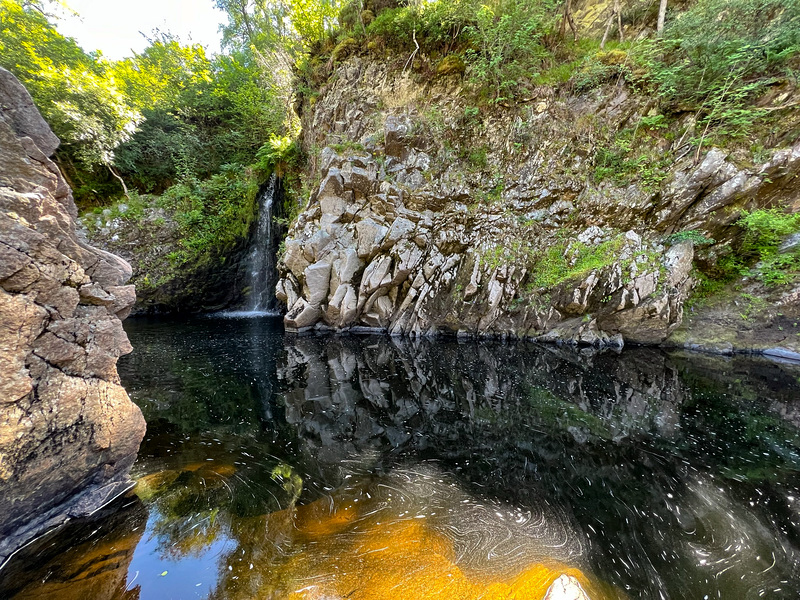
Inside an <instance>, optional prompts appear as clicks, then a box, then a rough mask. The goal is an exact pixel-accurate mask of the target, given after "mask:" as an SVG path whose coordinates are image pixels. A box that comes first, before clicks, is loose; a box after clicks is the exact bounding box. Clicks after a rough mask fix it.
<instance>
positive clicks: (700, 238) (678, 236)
mask: <svg viewBox="0 0 800 600" xmlns="http://www.w3.org/2000/svg"><path fill="white" fill-rule="evenodd" d="M681 242H691V243H692V244H693V245H695V246H707V245H709V244H713V243H714V240H713V239H712V238H709V237H706V236H704V235H703V234H702V233H700V232H699V231H696V230H694V229H687V230H686V231H678V232H676V233H673V234H671V235H668V236H667V237H666V239H665V240H664V243H665V244H667V245H668V246H674V245H676V244H680V243H681Z"/></svg>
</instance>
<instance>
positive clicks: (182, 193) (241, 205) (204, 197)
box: [160, 164, 258, 266]
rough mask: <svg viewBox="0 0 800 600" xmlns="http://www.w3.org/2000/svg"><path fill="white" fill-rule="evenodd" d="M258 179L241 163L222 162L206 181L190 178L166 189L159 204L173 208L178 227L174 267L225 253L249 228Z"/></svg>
mask: <svg viewBox="0 0 800 600" xmlns="http://www.w3.org/2000/svg"><path fill="white" fill-rule="evenodd" d="M257 193H258V182H257V179H256V177H255V176H254V174H253V173H252V171H250V170H247V169H245V168H244V167H242V166H241V165H237V164H230V165H223V167H222V168H221V172H220V173H219V174H217V175H214V176H212V177H210V178H209V179H207V180H205V181H197V180H189V181H186V182H184V183H180V184H177V185H174V186H172V187H171V188H169V189H168V190H167V191H166V192H165V193H164V195H163V196H162V197H161V199H160V203H161V204H162V205H164V206H165V207H167V208H170V209H171V210H173V211H175V219H176V221H177V222H178V224H179V226H180V232H181V241H180V250H179V251H177V252H175V253H174V254H173V255H172V257H171V259H172V261H173V264H174V265H175V266H181V265H183V264H186V263H191V264H193V265H194V264H198V263H203V262H206V261H208V260H209V259H210V258H211V257H212V256H213V255H215V254H220V253H224V252H225V250H227V249H229V248H230V247H232V246H233V245H235V244H236V243H238V242H239V241H240V240H241V239H243V238H245V237H246V236H247V234H248V232H249V230H250V224H251V223H252V221H253V216H254V215H255V202H256V194H257Z"/></svg>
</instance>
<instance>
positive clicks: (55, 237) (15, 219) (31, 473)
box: [0, 69, 145, 565]
mask: <svg viewBox="0 0 800 600" xmlns="http://www.w3.org/2000/svg"><path fill="white" fill-rule="evenodd" d="M58 144H59V140H58V139H57V138H56V137H55V135H53V133H52V132H51V131H50V128H49V127H48V126H47V124H46V123H45V122H44V120H43V119H42V117H41V115H40V114H39V112H38V111H37V109H36V107H35V106H34V105H33V101H32V100H31V97H30V95H29V94H28V93H27V91H26V90H25V89H24V87H23V86H22V85H21V84H20V83H19V81H17V79H16V78H15V77H14V76H13V75H12V74H11V73H9V72H8V71H6V70H3V69H0V374H1V375H2V377H0V498H2V499H3V512H2V515H0V565H2V564H3V563H4V562H5V560H6V559H7V558H8V556H9V555H10V554H11V553H13V552H14V551H15V550H16V549H17V548H19V547H20V546H21V545H23V544H25V543H27V542H28V541H29V540H31V539H32V538H33V537H35V536H36V535H38V534H40V533H42V532H43V531H45V530H46V529H48V528H50V527H53V526H55V525H58V524H60V523H62V522H64V521H66V520H68V519H69V518H72V517H75V516H79V515H83V514H87V513H89V512H93V511H94V510H97V509H98V508H99V507H101V506H102V505H103V504H105V503H107V502H109V501H110V500H111V499H113V498H115V497H116V496H118V495H119V494H120V493H122V492H123V491H125V490H126V489H128V487H129V485H130V480H129V478H128V473H129V470H130V467H131V465H132V464H133V461H134V459H135V458H136V452H137V450H138V448H139V443H140V441H141V440H142V437H143V436H144V431H145V423H144V419H143V417H142V414H141V411H140V410H139V408H138V407H137V406H136V405H135V404H133V403H132V402H131V400H130V398H128V395H127V393H126V392H125V390H124V389H123V388H122V386H121V385H120V382H119V377H118V375H117V369H116V363H117V358H118V357H119V356H120V355H122V354H126V353H128V352H130V351H131V346H130V344H129V342H128V338H127V336H126V335H125V332H124V331H123V329H122V323H121V319H124V318H125V317H126V316H127V314H128V312H129V310H130V307H131V306H132V305H133V303H134V301H135V298H136V295H135V291H134V289H133V286H130V285H125V284H126V283H127V281H128V279H129V277H130V275H131V269H130V266H129V265H128V264H127V263H126V262H125V261H123V260H122V259H120V258H118V257H116V256H114V255H112V254H109V253H106V252H103V251H101V250H98V249H96V248H93V247H91V246H89V245H88V244H86V243H85V242H83V241H81V240H80V239H79V238H78V236H77V234H76V230H75V220H76V218H77V209H76V207H75V204H74V202H73V199H72V193H71V191H70V189H69V187H68V186H67V184H66V182H65V180H64V178H63V177H62V175H61V173H60V171H59V169H58V167H57V166H56V165H55V164H54V163H53V162H52V161H51V160H50V158H49V157H50V156H52V154H53V153H54V152H55V150H56V148H57V147H58Z"/></svg>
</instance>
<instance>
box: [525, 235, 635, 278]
mask: <svg viewBox="0 0 800 600" xmlns="http://www.w3.org/2000/svg"><path fill="white" fill-rule="evenodd" d="M623 243H624V239H623V238H622V237H621V236H620V237H617V238H614V239H612V240H609V241H607V242H604V243H602V244H599V245H597V246H587V245H586V244H582V243H581V242H572V243H569V242H567V241H560V242H557V243H555V244H553V245H551V246H549V247H548V248H547V249H546V250H545V251H544V254H543V255H542V256H540V257H539V260H537V262H536V266H535V267H534V274H533V277H534V285H535V286H536V287H538V288H551V287H553V286H555V285H558V284H559V283H561V282H564V281H567V280H569V279H573V278H576V277H580V276H583V275H586V274H587V273H590V272H591V271H594V270H596V269H602V268H603V267H607V266H608V265H610V264H613V263H614V261H615V260H616V259H617V256H618V253H619V250H620V249H621V248H622V245H623Z"/></svg>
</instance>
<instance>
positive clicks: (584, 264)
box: [277, 56, 800, 352]
mask: <svg viewBox="0 0 800 600" xmlns="http://www.w3.org/2000/svg"><path fill="white" fill-rule="evenodd" d="M462 92H463V90H462V87H461V81H460V76H459V75H458V74H455V75H445V76H441V77H436V78H433V79H431V80H428V81H426V82H420V81H419V78H418V77H415V76H414V75H413V74H412V73H411V71H408V72H406V71H405V69H400V68H398V67H397V66H392V65H390V64H389V63H388V62H387V61H381V60H374V59H371V58H369V57H363V56H362V57H359V56H354V57H351V58H349V59H347V60H346V61H344V62H343V63H341V64H339V65H338V66H337V67H336V68H335V71H334V72H333V75H332V76H331V77H329V78H328V81H327V83H326V84H325V85H324V86H323V87H322V89H320V90H319V91H318V94H317V95H315V96H314V97H313V98H307V99H305V100H304V101H303V102H302V103H301V109H302V119H303V145H304V148H306V149H307V151H308V152H309V154H310V156H311V165H310V170H311V176H312V180H313V181H315V182H316V181H318V182H319V183H318V185H316V184H315V185H314V188H313V191H312V193H311V194H310V198H308V199H307V204H306V205H305V206H304V208H303V210H302V211H301V212H300V214H299V216H298V217H297V219H296V220H295V221H294V222H293V224H292V226H291V228H290V230H289V233H288V236H287V238H286V241H285V250H284V251H283V253H282V256H281V262H280V264H279V268H280V270H281V273H282V277H281V280H280V281H279V283H278V288H277V294H278V297H279V298H280V299H281V300H283V301H284V302H285V303H286V305H287V311H288V312H287V314H286V317H285V324H286V327H287V329H288V330H290V331H303V330H307V329H310V328H322V329H332V330H336V331H346V330H350V331H363V330H380V331H388V332H390V333H392V334H410V335H431V334H437V333H443V332H447V333H454V334H458V335H462V336H472V335H489V336H500V337H506V336H508V337H520V338H533V339H538V340H544V341H561V342H569V343H578V344H591V345H617V346H620V345H622V344H623V343H624V342H626V341H627V342H635V343H646V344H657V343H665V342H667V343H669V342H668V340H669V339H670V336H671V335H672V334H673V332H674V331H675V330H676V328H678V327H679V326H680V325H681V323H682V321H683V313H684V305H685V302H686V300H687V298H688V297H689V296H690V293H691V291H692V289H693V287H694V286H695V284H696V278H695V277H694V275H693V270H692V269H693V264H696V262H697V261H698V260H699V261H710V262H713V261H714V260H715V258H716V256H719V255H721V254H724V253H725V252H726V251H729V250H730V247H731V245H732V244H733V243H734V242H735V239H736V236H737V235H739V234H740V233H741V231H740V229H739V228H737V227H736V226H735V223H736V221H737V219H738V218H739V215H740V214H741V211H742V210H748V209H749V210H752V209H755V208H760V207H772V206H778V207H781V208H784V209H787V210H795V211H796V210H798V209H800V194H799V193H798V192H799V190H800V184H799V183H798V173H800V142H798V141H797V140H789V141H787V140H782V141H781V143H779V144H776V145H775V147H774V148H773V149H772V150H771V151H770V153H769V156H768V157H767V158H766V160H762V161H761V162H759V163H758V164H755V163H753V162H749V163H748V161H747V160H742V157H741V156H739V155H738V154H736V153H735V152H730V151H724V150H722V149H720V148H709V149H702V148H701V150H700V151H696V147H695V146H693V145H690V144H688V143H687V142H685V141H684V140H688V139H691V138H692V137H693V136H695V131H694V127H695V125H694V122H693V120H692V116H691V115H684V116H683V117H681V118H679V119H678V121H677V124H676V128H679V134H678V135H677V136H675V137H674V138H673V139H672V140H671V141H668V140H667V139H666V138H665V137H659V136H653V135H649V134H648V133H647V131H646V128H641V132H639V129H640V128H639V127H638V125H637V124H638V123H639V122H640V121H641V119H642V118H643V117H644V116H647V115H652V114H653V113H654V110H655V109H654V105H653V102H652V101H651V100H650V99H648V98H647V97H646V96H644V95H637V94H636V93H634V92H633V91H631V90H630V89H629V88H628V87H627V86H625V85H624V84H621V83H619V82H617V83H615V84H609V85H605V86H602V87H600V88H597V89H594V90H592V91H590V92H586V93H584V94H578V93H573V94H566V95H564V94H556V93H554V92H553V90H552V89H542V90H541V93H540V94H539V95H538V96H537V97H535V98H531V99H530V100H529V101H527V102H525V103H522V104H519V105H516V106H514V107H503V106H495V107H493V108H483V109H481V110H479V109H478V108H477V107H473V106H470V103H469V100H468V98H467V94H464V93H462ZM625 127H629V128H631V129H633V128H634V127H635V128H636V129H635V130H634V141H633V143H636V144H639V145H641V146H642V147H646V148H647V149H648V151H649V154H647V155H646V157H645V159H643V161H642V162H640V165H642V166H643V167H644V168H643V169H641V171H642V173H640V176H639V177H636V178H633V179H631V180H630V181H627V182H620V181H618V180H616V179H614V178H613V177H612V178H608V177H607V178H604V179H603V178H599V177H597V175H596V173H597V171H596V166H597V165H596V161H595V160H594V157H595V156H596V153H597V150H598V147H599V146H600V145H601V143H602V142H603V135H604V134H603V132H606V131H619V130H621V129H623V128H625ZM680 132H683V135H680ZM637 135H638V139H637V138H636V136H637ZM697 135H698V136H699V132H698V133H697ZM667 149H670V150H674V151H675V152H676V155H677V156H678V158H677V160H676V161H674V162H672V163H670V164H658V160H659V159H658V157H659V155H660V154H662V153H664V152H665V151H666V150H667ZM650 164H652V165H653V166H652V168H650V166H649V165H650ZM685 231H693V232H695V234H694V235H697V236H707V237H708V238H709V239H712V238H713V240H714V242H715V243H714V245H713V246H711V248H706V249H703V250H702V252H701V253H699V252H698V250H699V248H697V247H696V246H695V245H694V243H693V242H692V241H691V239H685V238H681V237H680V236H672V234H675V233H679V232H685ZM671 236H672V237H671ZM681 240H683V241H681ZM798 291H799V290H798V289H795V288H793V287H791V286H790V287H788V288H783V289H781V290H780V291H779V292H776V293H775V294H774V298H771V299H770V305H773V306H777V307H779V308H778V310H777V311H776V312H779V313H781V315H782V318H786V315H789V316H788V318H789V319H790V320H791V319H793V318H794V316H795V314H794V313H798V308H797V302H796V299H795V300H792V298H795V297H796V296H797V293H798ZM734 310H736V309H734ZM790 313H791V314H790ZM797 316H800V314H798V315H797ZM693 336H694V337H693ZM673 343H675V344H678V345H686V346H688V347H701V346H703V344H706V346H709V347H711V346H713V341H709V340H707V339H706V340H704V338H703V326H700V327H699V330H698V331H697V332H694V333H689V334H686V333H684V334H683V335H682V337H681V338H680V340H678V341H675V342H673ZM748 343H749V344H751V347H753V348H755V347H756V346H757V342H755V341H752V340H751V341H750V342H747V341H746V340H745V341H744V342H742V343H741V344H739V347H744V348H746V347H747V344H748ZM768 343H769V344H773V343H778V344H779V345H781V346H782V347H785V348H789V349H792V350H793V351H795V352H797V351H800V338H798V337H797V336H794V337H792V336H788V335H787V336H783V338H781V339H780V340H779V341H778V342H775V341H774V340H770V341H769V342H768Z"/></svg>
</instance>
